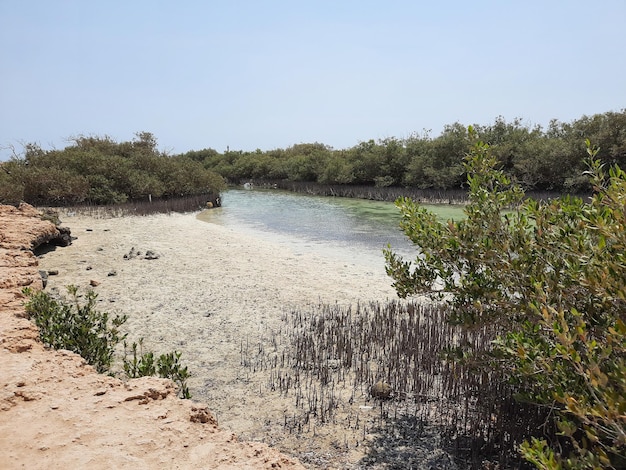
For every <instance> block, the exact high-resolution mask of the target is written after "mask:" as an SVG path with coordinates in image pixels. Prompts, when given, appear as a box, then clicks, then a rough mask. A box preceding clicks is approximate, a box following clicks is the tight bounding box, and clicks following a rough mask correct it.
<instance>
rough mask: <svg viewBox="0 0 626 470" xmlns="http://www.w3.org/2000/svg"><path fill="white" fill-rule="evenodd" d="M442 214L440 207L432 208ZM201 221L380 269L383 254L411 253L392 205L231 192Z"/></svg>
mask: <svg viewBox="0 0 626 470" xmlns="http://www.w3.org/2000/svg"><path fill="white" fill-rule="evenodd" d="M431 208H432V209H434V210H435V211H436V212H438V213H439V212H441V209H440V208H439V207H438V206H431ZM443 209H444V210H445V212H443V213H442V217H443V218H444V219H445V218H449V217H460V216H461V214H462V209H461V208H460V207H458V206H446V207H444V208H443ZM199 218H200V219H201V220H204V221H206V222H210V223H215V224H219V225H223V226H226V227H229V228H232V229H234V230H239V231H247V232H254V234H255V235H256V236H261V237H264V238H268V239H271V240H273V241H277V242H279V243H281V244H284V245H289V246H290V247H291V249H292V250H293V251H294V252H295V253H296V254H301V253H304V252H308V251H316V252H321V253H324V254H329V255H332V256H334V257H338V258H342V259H344V260H346V261H350V262H353V263H362V264H365V265H367V266H370V267H372V266H376V267H379V268H381V269H382V267H383V266H384V256H383V252H382V250H383V249H384V248H386V247H387V245H388V244H389V245H391V247H392V249H393V250H394V251H395V252H397V253H400V254H402V255H404V256H406V257H410V256H413V255H414V254H415V248H414V247H413V246H412V245H411V243H410V242H409V240H408V239H407V238H406V236H405V235H404V233H403V232H402V231H401V230H400V227H399V223H400V213H399V211H398V209H397V208H396V207H395V205H394V204H393V203H391V202H382V201H369V200H363V199H351V198H333V197H320V196H310V195H303V194H297V193H292V192H286V191H280V190H256V189H255V190H243V189H232V190H229V191H227V192H225V193H224V194H223V195H222V207H220V208H216V209H211V210H209V211H204V212H203V213H202V214H200V215H199Z"/></svg>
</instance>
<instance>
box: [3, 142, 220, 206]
mask: <svg viewBox="0 0 626 470" xmlns="http://www.w3.org/2000/svg"><path fill="white" fill-rule="evenodd" d="M0 165H1V166H0V202H2V203H9V204H15V203H18V202H20V201H25V202H28V203H30V204H33V205H52V206H67V205H77V204H93V205H101V204H121V203H125V202H133V201H142V200H152V198H155V199H170V198H180V197H188V196H196V195H206V196H207V197H206V199H207V201H208V200H211V199H214V198H216V197H217V196H218V195H219V193H220V191H222V190H223V189H225V187H226V185H225V182H224V179H223V178H222V177H221V176H219V175H218V174H217V173H215V172H214V171H211V170H210V169H207V168H206V167H205V166H204V165H202V163H200V162H198V161H196V160H193V159H191V158H189V157H186V156H184V155H174V156H170V155H167V154H166V153H164V152H161V151H159V150H158V149H157V140H156V138H155V137H154V136H153V135H152V134H151V133H149V132H139V133H137V134H136V138H135V139H133V140H132V141H130V142H121V143H118V142H115V141H113V140H112V139H111V138H109V137H84V136H81V137H77V138H75V139H74V140H73V142H72V144H71V145H69V146H67V147H66V148H65V149H63V150H43V149H42V148H41V147H40V146H39V145H36V144H27V145H25V146H24V152H23V154H22V155H14V157H13V158H12V159H10V160H9V161H8V162H4V163H1V164H0Z"/></svg>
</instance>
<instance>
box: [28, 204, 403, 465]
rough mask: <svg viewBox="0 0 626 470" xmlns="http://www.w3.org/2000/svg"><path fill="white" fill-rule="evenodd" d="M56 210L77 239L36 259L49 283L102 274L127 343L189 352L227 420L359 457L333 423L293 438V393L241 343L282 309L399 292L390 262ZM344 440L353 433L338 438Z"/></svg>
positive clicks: (167, 222)
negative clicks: (282, 390)
mask: <svg viewBox="0 0 626 470" xmlns="http://www.w3.org/2000/svg"><path fill="white" fill-rule="evenodd" d="M61 218H62V221H63V225H66V226H69V227H70V228H71V230H72V235H73V236H74V237H76V240H74V242H73V244H72V245H71V246H69V247H65V248H58V249H56V250H55V251H51V252H48V253H46V254H44V255H42V256H41V257H40V260H39V262H40V269H43V270H48V271H53V270H58V274H57V275H52V276H50V278H49V281H48V287H47V289H48V290H53V289H58V290H60V291H61V292H65V288H64V286H66V285H68V284H75V285H77V286H79V287H81V288H84V289H86V288H88V286H89V284H90V282H91V281H96V282H97V283H99V284H98V285H97V287H95V288H94V289H95V291H96V292H97V293H98V295H99V297H98V298H99V302H100V308H101V310H105V311H109V312H112V313H116V312H118V313H124V314H127V315H128V321H127V323H126V325H125V329H126V330H127V331H128V333H129V336H128V339H129V341H133V340H138V339H139V338H142V337H143V338H145V340H144V345H145V347H146V348H148V349H151V350H153V351H155V352H156V353H162V352H168V351H171V350H173V349H176V350H179V351H181V352H182V353H183V356H182V360H183V362H184V363H185V365H188V367H189V370H190V371H191V372H192V374H193V378H192V379H191V380H190V389H191V392H192V394H193V396H194V399H197V400H199V401H203V402H206V403H207V404H208V406H209V409H210V410H211V411H212V413H213V414H214V415H215V416H216V417H217V419H218V422H219V426H220V428H222V429H226V430H229V431H232V432H234V433H236V434H237V435H238V436H239V437H240V439H242V440H259V441H263V442H267V443H269V444H273V445H276V446H277V447H278V448H280V449H281V450H284V451H286V452H288V453H291V454H293V455H296V456H298V457H300V458H302V457H303V456H304V459H303V460H304V461H305V462H306V460H307V456H314V457H310V458H308V460H309V462H310V463H311V466H315V462H317V463H318V464H319V465H320V466H328V465H330V463H331V462H335V464H336V465H337V466H343V467H345V468H347V466H348V465H349V464H353V463H355V462H356V461H358V458H359V457H360V455H361V450H362V449H360V448H349V449H345V448H343V449H341V450H337V449H336V447H337V446H336V441H337V439H338V436H337V435H336V433H335V432H334V431H332V430H331V429H320V430H318V431H317V433H316V438H315V439H311V436H301V437H298V436H293V435H287V434H286V433H285V432H284V429H283V428H284V426H283V423H284V416H285V411H286V410H288V409H289V407H290V406H292V400H291V399H289V398H280V397H279V396H277V394H276V393H274V392H270V391H269V390H267V378H266V376H264V375H263V374H261V373H257V374H252V373H250V371H249V370H247V369H245V368H244V367H242V365H241V345H242V343H246V342H247V343H248V344H256V343H258V342H259V341H262V340H263V338H268V336H269V335H270V334H271V332H272V331H277V330H278V329H280V328H281V327H282V321H281V315H282V313H283V312H284V311H285V310H286V309H291V308H295V307H306V306H309V305H316V304H317V303H319V302H320V301H321V302H329V303H335V302H338V303H340V304H354V303H356V302H357V301H361V302H363V301H370V300H386V299H392V298H395V297H396V296H395V292H394V290H393V288H392V287H391V282H390V279H389V278H388V277H387V276H386V275H385V273H384V266H382V265H381V266H380V268H379V269H376V268H375V267H374V268H372V266H371V265H370V264H368V263H362V262H359V259H358V258H355V259H354V260H353V261H352V262H347V261H345V260H338V259H337V258H336V257H333V256H332V251H326V250H325V252H324V253H321V254H320V253H315V252H313V251H311V252H308V253H302V252H298V253H296V252H294V250H293V249H292V247H290V246H288V245H286V244H284V243H278V242H273V241H272V240H271V239H268V238H267V237H258V236H252V235H251V234H250V233H243V232H238V231H235V230H233V229H231V228H225V227H222V226H219V225H215V224H211V223H207V222H204V221H202V220H199V219H198V218H197V217H196V214H184V215H181V214H175V215H153V216H148V217H123V218H92V217H87V216H69V215H62V217H61ZM131 249H135V250H137V251H139V252H141V253H142V255H143V254H145V253H146V251H148V250H151V251H153V252H155V253H156V254H157V255H158V258H157V259H144V257H143V256H137V257H133V258H132V259H125V257H124V255H127V254H128V253H129V252H130V251H131ZM343 442H349V440H347V439H346V438H345V436H343ZM333 446H334V447H333ZM348 447H350V446H349V445H348ZM333 449H334V450H333ZM324 456H326V457H324ZM325 458H326V459H327V460H324V459H325ZM335 464H333V465H335Z"/></svg>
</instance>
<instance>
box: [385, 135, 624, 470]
mask: <svg viewBox="0 0 626 470" xmlns="http://www.w3.org/2000/svg"><path fill="white" fill-rule="evenodd" d="M589 145H590V144H589V142H587V146H588V149H587V150H588V153H589V155H590V158H589V159H588V160H587V164H588V168H589V171H588V172H587V177H588V178H589V179H590V183H591V185H592V186H593V188H594V191H595V192H594V195H593V197H592V198H591V199H590V200H588V201H583V200H582V199H579V198H575V197H569V196H567V197H562V198H559V199H556V200H553V201H549V202H538V201H536V200H533V199H531V198H525V197H524V191H523V190H522V188H521V187H519V186H518V185H515V184H512V183H511V180H510V179H509V178H508V177H507V176H506V175H505V174H504V173H503V172H502V171H500V170H498V169H496V166H497V161H498V160H497V158H496V156H495V155H494V153H495V152H492V148H490V147H489V146H488V145H487V144H485V143H483V142H477V143H476V144H475V146H474V147H473V150H472V152H471V153H470V155H469V156H468V157H467V159H466V161H465V167H464V168H465V171H466V172H467V174H468V185H469V189H470V194H469V204H468V205H467V207H466V209H465V212H466V215H467V218H466V219H464V220H461V221H450V222H448V223H447V224H444V223H441V222H438V221H437V219H436V217H435V216H434V215H433V214H431V213H429V212H428V211H427V210H425V209H423V208H421V207H420V206H419V205H418V204H415V203H414V202H413V201H412V200H410V199H408V198H403V199H399V200H398V201H397V205H398V207H399V208H400V209H401V212H402V215H403V222H402V227H403V229H404V231H405V233H406V234H407V236H408V237H409V238H410V239H411V241H412V242H413V243H414V244H415V245H416V246H417V247H418V248H419V252H420V254H419V256H417V257H416V259H415V260H413V261H412V262H410V263H409V262H407V261H405V260H403V259H402V257H400V256H397V255H396V254H394V253H393V252H392V251H390V250H388V251H387V252H386V259H387V272H388V274H389V275H390V276H391V277H392V278H393V279H394V286H395V288H396V290H397V292H398V294H399V295H400V296H401V297H406V296H409V295H414V294H428V295H431V296H434V297H435V298H436V299H438V300H440V301H443V302H445V303H446V304H447V305H448V306H449V309H450V315H449V320H450V321H452V322H454V323H457V324H460V325H464V326H465V327H467V328H469V329H472V330H477V329H482V328H490V329H492V328H494V327H499V330H500V331H501V334H500V335H499V337H498V339H497V340H496V341H495V343H494V347H493V350H492V351H491V352H490V353H489V354H487V355H485V353H484V351H483V352H482V353H477V351H476V349H475V346H471V345H470V343H468V344H467V346H466V347H465V350H464V351H463V352H462V353H463V354H462V356H461V357H462V358H463V361H475V362H476V363H477V364H482V367H484V368H486V370H492V369H494V368H495V369H497V370H499V371H501V372H502V373H503V376H504V377H506V378H507V381H508V383H509V384H511V385H512V386H513V387H514V390H515V392H516V397H517V399H518V400H520V401H521V402H524V403H529V404H534V405H536V406H537V407H538V408H543V409H545V410H548V411H549V413H548V415H549V416H550V421H552V422H553V424H554V428H555V429H558V432H556V433H550V432H546V435H545V437H544V438H532V439H530V440H528V441H526V442H525V443H524V444H523V445H522V447H521V451H522V454H523V456H524V457H525V458H526V459H527V460H529V461H530V462H532V463H534V464H535V465H536V466H537V467H539V468H542V469H553V470H556V469H562V468H567V469H583V468H584V469H596V468H625V467H626V459H625V457H624V456H625V455H626V300H625V299H626V215H625V208H626V173H625V172H624V171H623V170H621V169H620V168H619V166H617V165H615V166H612V167H611V168H610V169H608V167H604V166H602V164H601V163H600V162H599V161H598V160H597V158H596V157H597V155H598V153H599V152H597V151H595V150H592V149H591V148H590V147H589ZM494 150H495V149H494ZM505 209H508V210H509V211H508V212H506V215H504V216H503V215H502V214H503V211H504V210H505ZM546 424H548V423H546ZM549 428H550V426H547V425H546V430H547V429H549Z"/></svg>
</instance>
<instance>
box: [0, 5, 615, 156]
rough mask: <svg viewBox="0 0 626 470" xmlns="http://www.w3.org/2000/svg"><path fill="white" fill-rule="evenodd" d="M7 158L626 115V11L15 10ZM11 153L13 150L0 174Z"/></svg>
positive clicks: (5, 63)
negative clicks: (94, 140)
mask: <svg viewBox="0 0 626 470" xmlns="http://www.w3.org/2000/svg"><path fill="white" fill-rule="evenodd" d="M0 24H1V27H0V146H2V147H6V146H7V145H14V146H15V147H16V149H17V150H18V151H19V150H21V143H25V142H36V143H39V144H40V145H41V146H42V147H43V148H44V149H50V148H64V147H65V146H66V145H67V142H68V140H67V139H68V138H70V137H72V136H77V135H81V134H82V135H98V136H104V135H108V136H110V137H111V138H113V139H114V140H117V141H123V140H130V139H132V138H133V137H134V134H135V133H136V132H140V131H148V132H152V133H153V134H154V135H155V136H156V138H157V140H158V143H159V148H160V149H161V150H165V151H169V152H171V153H181V152H186V151H188V150H200V149H202V148H208V147H211V148H214V149H216V150H218V151H220V152H222V151H224V150H225V149H226V147H227V146H229V147H230V149H231V150H254V149H256V148H260V149H262V150H270V149H273V148H279V147H280V148H285V147H288V146H290V145H293V144H297V143H303V142H321V143H324V144H327V145H330V146H332V147H333V148H336V149H337V148H339V149H340V148H348V147H352V146H354V145H356V144H357V143H358V142H360V141H364V140H369V139H381V138H385V137H398V138H404V137H407V136H409V135H411V134H412V133H415V132H417V133H420V134H421V133H422V132H423V130H424V129H430V130H432V133H431V135H432V136H436V135H439V133H440V132H441V130H442V129H443V126H444V125H446V124H452V123H454V122H457V121H458V122H461V123H462V124H465V125H468V124H473V123H476V124H490V123H492V122H493V121H494V119H495V118H496V117H497V116H503V117H504V118H505V119H507V120H513V119H514V118H516V117H519V118H522V119H523V121H524V122H525V123H527V124H530V125H535V124H541V125H546V124H547V123H548V122H549V120H550V119H552V118H555V119H558V120H560V121H565V122H569V121H572V120H574V119H578V118H580V117H582V116H583V115H591V114H595V113H603V112H607V111H620V110H621V109H624V108H626V27H625V25H626V1H625V0H596V1H590V0H584V1H581V0H560V1H557V0H527V1H506V0H498V1H496V0H493V1H486V0H475V1H453V0H448V1H446V0H441V1H418V0H397V1H394V0H387V1H382V0H380V1H368V0H358V1H352V0H350V1H342V0H289V1H288V0H276V1H273V0H265V1H261V0H206V1H200V0H197V1H191V0H179V1H176V2H174V1H158V0H124V1H121V0H106V1H105V0H100V1H97V0H93V1H91V0H89V1H86V0H73V1H67V0H65V1H64V0H54V1H52V0H24V1H18V0H0ZM8 155H10V152H9V151H8V150H7V149H6V148H5V149H3V150H2V151H0V159H2V158H7V156H8Z"/></svg>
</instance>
